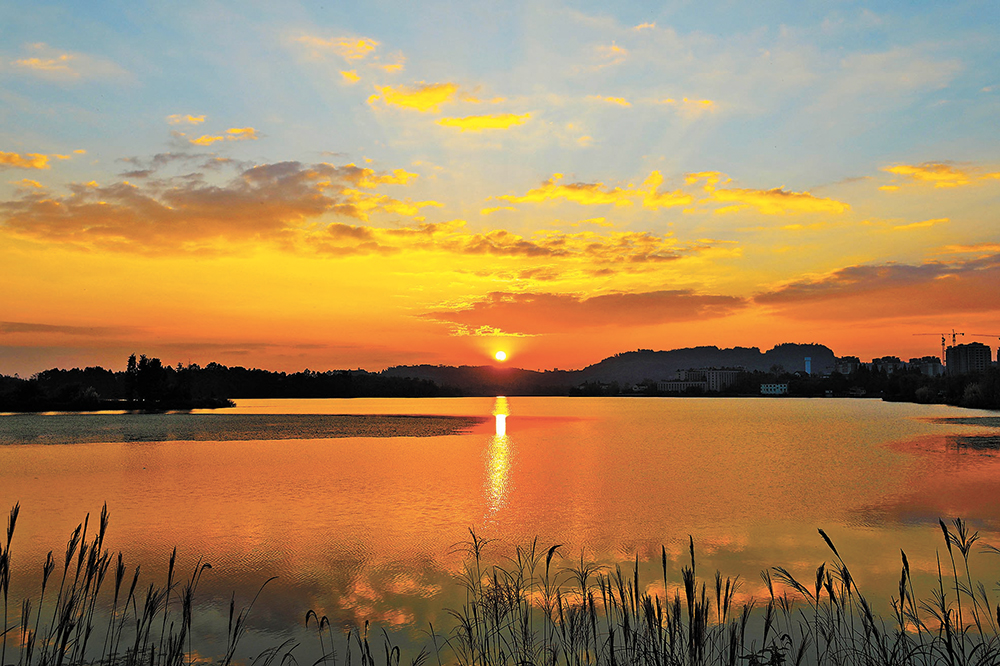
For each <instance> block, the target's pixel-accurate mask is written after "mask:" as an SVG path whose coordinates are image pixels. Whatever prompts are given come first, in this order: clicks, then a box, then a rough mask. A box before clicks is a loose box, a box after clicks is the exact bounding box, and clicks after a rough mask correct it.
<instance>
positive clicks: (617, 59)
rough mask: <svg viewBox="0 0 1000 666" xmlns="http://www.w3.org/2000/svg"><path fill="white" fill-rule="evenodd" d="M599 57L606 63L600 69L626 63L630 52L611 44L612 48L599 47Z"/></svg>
mask: <svg viewBox="0 0 1000 666" xmlns="http://www.w3.org/2000/svg"><path fill="white" fill-rule="evenodd" d="M597 56H598V58H600V59H601V60H603V61H604V62H602V63H601V64H600V65H599V67H610V66H612V65H619V64H621V63H623V62H625V61H626V60H627V59H628V51H627V50H626V49H623V48H622V47H620V46H618V45H617V44H615V43H614V42H611V46H598V47H597Z"/></svg>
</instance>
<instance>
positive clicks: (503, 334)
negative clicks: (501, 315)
mask: <svg viewBox="0 0 1000 666" xmlns="http://www.w3.org/2000/svg"><path fill="white" fill-rule="evenodd" d="M451 334H452V335H453V336H455V337H476V338H529V337H534V336H533V335H532V334H530V333H511V332H510V331H505V330H503V329H502V328H497V327H496V326H487V325H483V326H478V327H475V328H473V327H472V326H463V325H461V324H459V325H457V326H455V328H453V329H452V330H451Z"/></svg>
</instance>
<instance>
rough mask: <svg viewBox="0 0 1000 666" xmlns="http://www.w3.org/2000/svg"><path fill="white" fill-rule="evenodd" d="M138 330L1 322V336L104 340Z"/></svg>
mask: <svg viewBox="0 0 1000 666" xmlns="http://www.w3.org/2000/svg"><path fill="white" fill-rule="evenodd" d="M138 330H139V329H136V328H133V327H130V326H61V325H55V324H35V323H28V322H19V321H0V335H2V334H14V333H40V334H41V333H58V334H63V335H80V336H89V337H101V338H103V337H109V336H110V337H117V336H122V335H130V334H133V333H135V332H137V331H138Z"/></svg>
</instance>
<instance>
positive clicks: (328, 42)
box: [295, 35, 379, 60]
mask: <svg viewBox="0 0 1000 666" xmlns="http://www.w3.org/2000/svg"><path fill="white" fill-rule="evenodd" d="M295 41H297V42H299V43H302V44H306V45H308V46H311V47H313V48H314V49H323V50H329V51H333V52H334V53H335V54H337V55H339V56H340V57H341V58H344V59H345V60H362V59H363V58H365V57H366V56H367V55H368V54H369V53H371V52H372V51H374V50H375V47H377V46H378V45H379V43H378V42H377V41H375V40H374V39H368V38H366V37H359V38H354V37H334V38H332V39H323V38H321V37H312V36H310V35H303V36H302V37H299V38H298V39H297V40H295Z"/></svg>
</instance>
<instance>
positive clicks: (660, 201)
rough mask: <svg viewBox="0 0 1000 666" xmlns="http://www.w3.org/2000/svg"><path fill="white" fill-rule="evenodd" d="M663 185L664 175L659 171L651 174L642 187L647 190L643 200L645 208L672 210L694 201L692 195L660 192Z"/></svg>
mask: <svg viewBox="0 0 1000 666" xmlns="http://www.w3.org/2000/svg"><path fill="white" fill-rule="evenodd" d="M662 184H663V175H662V174H661V173H660V172H659V171H654V172H652V173H651V174H649V177H648V178H646V180H645V182H643V184H642V186H643V187H644V188H645V195H644V196H643V198H642V205H643V207H644V208H652V209H654V210H655V209H657V208H670V207H672V206H685V205H687V204H689V203H691V202H692V201H693V199H692V197H691V195H689V194H687V193H685V192H682V191H680V190H675V191H673V192H663V193H660V192H659V188H660V185H662Z"/></svg>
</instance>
